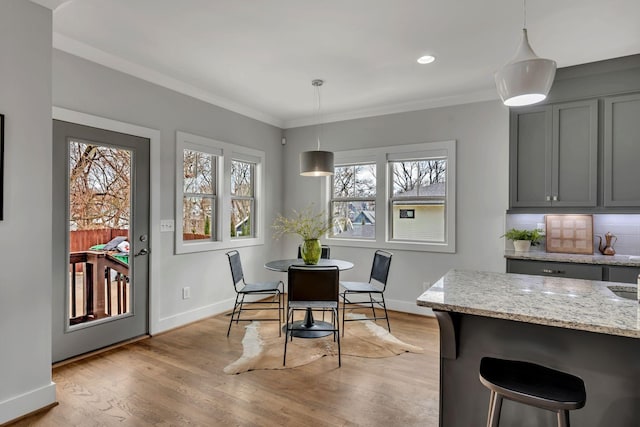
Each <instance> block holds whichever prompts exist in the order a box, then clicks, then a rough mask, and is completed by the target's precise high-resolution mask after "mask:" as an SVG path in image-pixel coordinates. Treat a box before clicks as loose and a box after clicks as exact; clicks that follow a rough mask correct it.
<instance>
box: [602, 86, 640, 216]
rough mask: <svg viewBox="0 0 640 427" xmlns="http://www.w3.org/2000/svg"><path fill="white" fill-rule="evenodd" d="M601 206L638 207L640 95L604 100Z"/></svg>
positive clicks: (639, 187)
mask: <svg viewBox="0 0 640 427" xmlns="http://www.w3.org/2000/svg"><path fill="white" fill-rule="evenodd" d="M603 153H604V198H603V201H604V205H605V206H640V94H633V95H623V96H612V97H608V98H605V99H604V149H603Z"/></svg>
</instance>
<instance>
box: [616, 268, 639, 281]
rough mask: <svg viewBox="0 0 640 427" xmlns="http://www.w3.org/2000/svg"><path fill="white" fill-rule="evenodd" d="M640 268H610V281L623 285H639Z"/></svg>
mask: <svg viewBox="0 0 640 427" xmlns="http://www.w3.org/2000/svg"><path fill="white" fill-rule="evenodd" d="M639 274H640V268H636V267H609V281H610V282H622V283H638V275H639Z"/></svg>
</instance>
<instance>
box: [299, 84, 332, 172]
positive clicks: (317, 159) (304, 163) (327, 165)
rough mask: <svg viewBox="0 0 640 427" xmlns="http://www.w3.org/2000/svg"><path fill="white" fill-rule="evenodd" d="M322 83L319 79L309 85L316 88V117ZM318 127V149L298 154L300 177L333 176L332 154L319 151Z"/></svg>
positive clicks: (318, 136)
mask: <svg viewBox="0 0 640 427" xmlns="http://www.w3.org/2000/svg"><path fill="white" fill-rule="evenodd" d="M323 83H324V81H322V80H319V79H316V80H313V81H312V82H311V84H312V85H313V86H314V87H315V88H316V95H317V99H318V116H319V115H320V114H319V113H320V86H322V84H323ZM318 118H319V117H318ZM319 126H320V124H318V125H317V127H316V132H318V135H317V140H318V149H317V150H315V151H305V152H302V153H300V175H302V176H329V175H333V153H332V152H330V151H321V150H320V135H319Z"/></svg>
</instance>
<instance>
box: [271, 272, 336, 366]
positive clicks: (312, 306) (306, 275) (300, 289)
mask: <svg viewBox="0 0 640 427" xmlns="http://www.w3.org/2000/svg"><path fill="white" fill-rule="evenodd" d="M288 286H289V290H288V292H287V316H286V321H287V323H286V327H285V336H284V356H283V359H282V365H283V366H286V364H287V343H288V342H289V340H293V337H294V333H295V331H304V330H308V325H307V324H306V321H303V322H294V321H293V319H294V314H295V312H297V311H304V312H305V313H306V312H308V311H309V310H314V311H322V312H323V315H324V313H325V312H331V323H328V322H316V323H315V324H314V326H313V330H314V331H316V332H323V331H326V332H329V334H328V335H331V334H333V341H334V342H337V345H338V366H339V367H340V366H342V356H341V350H340V322H339V320H338V300H339V291H340V270H339V269H338V267H337V266H328V267H327V266H311V265H305V266H297V265H292V266H291V267H289V271H288ZM304 339H306V338H304Z"/></svg>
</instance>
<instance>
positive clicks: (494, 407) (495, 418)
mask: <svg viewBox="0 0 640 427" xmlns="http://www.w3.org/2000/svg"><path fill="white" fill-rule="evenodd" d="M489 404H490V406H489V419H488V420H487V427H498V424H500V410H501V409H502V395H501V394H498V393H496V392H494V391H492V392H491V398H490V399H489Z"/></svg>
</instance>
